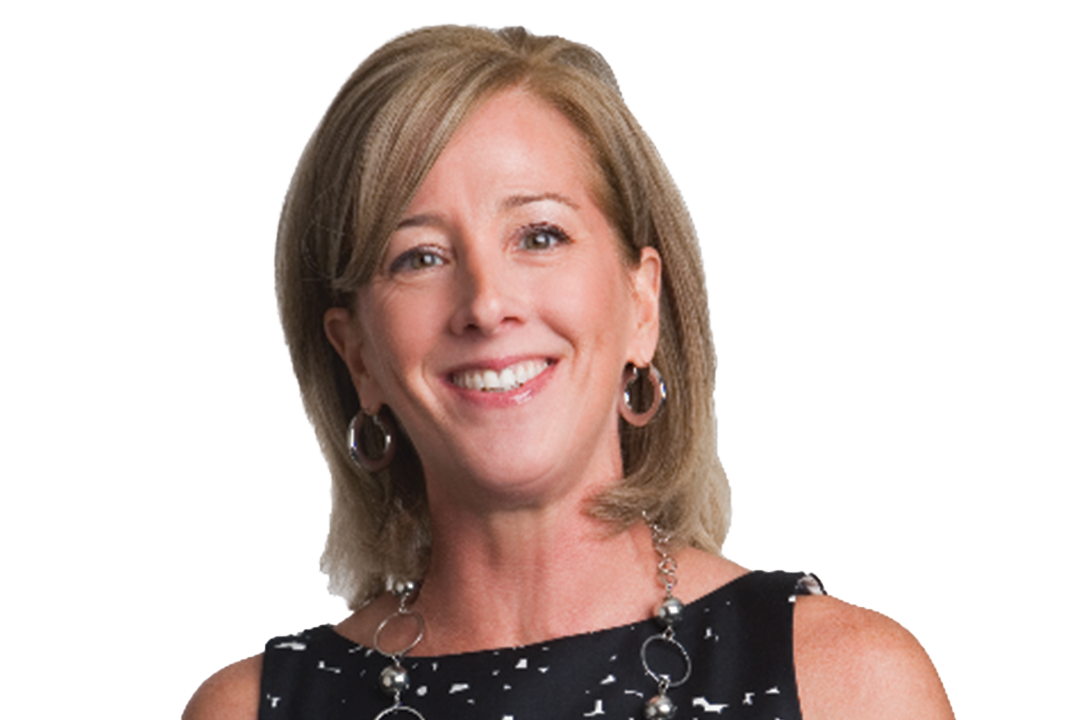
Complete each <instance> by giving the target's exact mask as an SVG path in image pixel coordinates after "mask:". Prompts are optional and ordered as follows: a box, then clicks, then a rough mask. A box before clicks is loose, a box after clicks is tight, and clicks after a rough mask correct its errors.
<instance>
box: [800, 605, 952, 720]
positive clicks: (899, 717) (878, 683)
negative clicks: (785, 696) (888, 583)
mask: <svg viewBox="0 0 1080 720" xmlns="http://www.w3.org/2000/svg"><path fill="white" fill-rule="evenodd" d="M794 649H795V675H796V681H797V683H798V686H799V701H800V703H801V704H802V708H803V717H804V718H806V720H820V719H821V718H828V719H829V720H847V719H849V718H850V719H854V718H875V719H877V720H905V719H907V718H920V719H921V720H951V719H952V718H953V713H952V709H951V708H950V706H949V699H948V697H947V696H946V695H945V689H944V687H942V684H941V680H940V679H939V678H938V674H937V671H936V670H935V669H934V665H933V663H931V662H930V658H929V656H927V654H926V651H925V650H923V648H922V646H921V645H920V644H919V642H918V641H917V640H916V639H915V637H914V636H913V635H912V634H911V633H909V632H908V631H907V630H905V629H904V628H903V627H901V626H900V625H899V624H898V623H896V622H894V621H892V620H890V619H889V618H887V617H885V616H884V615H881V614H879V613H876V612H873V611H871V610H865V609H863V608H860V607H856V606H854V605H849V604H848V603H845V602H841V601H840V600H837V599H835V598H832V597H827V596H806V597H799V598H798V600H797V602H796V603H795V629H794Z"/></svg>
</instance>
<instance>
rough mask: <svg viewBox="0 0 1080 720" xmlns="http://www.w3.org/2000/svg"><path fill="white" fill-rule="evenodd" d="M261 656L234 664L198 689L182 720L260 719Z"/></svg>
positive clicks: (185, 709)
mask: <svg viewBox="0 0 1080 720" xmlns="http://www.w3.org/2000/svg"><path fill="white" fill-rule="evenodd" d="M261 677H262V655H256V656H254V657H249V658H248V659H247V660H241V661H240V662H238V663H233V664H232V665H229V666H228V667H227V668H224V669H222V670H219V671H218V672H216V673H214V674H213V675H211V676H210V677H209V678H208V679H207V680H206V682H204V683H203V684H202V685H200V686H199V689H198V690H196V691H195V694H194V695H193V696H192V697H191V700H190V701H188V705H187V707H186V708H184V714H183V716H182V718H181V720H257V718H258V716H259V683H260V680H261Z"/></svg>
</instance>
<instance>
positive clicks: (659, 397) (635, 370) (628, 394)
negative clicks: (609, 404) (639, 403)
mask: <svg viewBox="0 0 1080 720" xmlns="http://www.w3.org/2000/svg"><path fill="white" fill-rule="evenodd" d="M641 370H642V368H639V367H636V366H634V365H630V366H629V367H627V368H626V370H625V371H624V372H623V392H622V397H621V398H620V400H619V415H621V416H622V419H623V420H625V421H626V422H628V423H630V424H631V425H633V426H634V427H644V426H645V425H648V424H649V421H650V420H652V419H653V418H654V417H655V416H656V413H658V412H660V408H661V407H663V405H664V401H665V400H667V386H666V385H665V384H664V378H662V377H661V376H660V371H659V370H657V369H656V368H655V367H654V366H653V365H649V366H648V375H649V382H650V383H651V384H652V403H651V404H650V405H649V407H648V408H647V409H646V410H645V411H644V412H638V411H637V410H635V409H634V405H633V395H634V393H633V390H632V388H633V387H634V384H635V383H637V381H638V380H639V379H640V378H641Z"/></svg>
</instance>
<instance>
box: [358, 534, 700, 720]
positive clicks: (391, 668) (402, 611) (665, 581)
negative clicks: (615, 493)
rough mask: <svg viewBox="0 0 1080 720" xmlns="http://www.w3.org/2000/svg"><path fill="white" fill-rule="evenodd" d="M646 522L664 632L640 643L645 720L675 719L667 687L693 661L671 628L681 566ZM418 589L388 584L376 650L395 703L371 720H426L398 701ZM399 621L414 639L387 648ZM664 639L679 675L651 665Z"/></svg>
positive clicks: (405, 682)
mask: <svg viewBox="0 0 1080 720" xmlns="http://www.w3.org/2000/svg"><path fill="white" fill-rule="evenodd" d="M648 525H649V530H650V532H651V533H652V542H653V547H654V548H655V549H656V553H657V554H658V555H659V556H660V562H659V564H658V565H657V575H658V577H659V579H660V582H661V584H662V585H663V587H664V599H663V600H662V601H661V602H660V606H659V608H658V609H657V613H656V618H655V619H656V621H657V622H658V623H659V624H660V626H661V627H662V628H663V630H661V631H660V632H658V633H656V634H655V635H651V636H649V637H648V638H646V639H645V641H644V642H643V643H642V644H641V665H642V668H643V669H644V671H645V674H646V675H647V676H648V677H649V678H651V679H652V680H653V681H654V682H655V683H656V685H657V692H656V695H654V696H653V697H652V698H650V699H649V700H648V702H646V703H645V713H644V714H645V718H646V720H671V718H674V717H675V710H676V707H675V703H674V702H673V701H672V699H671V698H670V697H669V696H668V694H667V693H668V690H669V689H671V688H674V687H679V686H680V685H682V684H683V683H685V682H686V681H687V680H689V679H690V671H691V662H690V654H689V653H688V652H686V648H684V647H683V646H682V644H681V643H680V642H679V641H678V640H677V639H676V638H675V627H676V626H677V625H678V624H679V622H680V621H681V620H682V619H683V615H684V606H683V603H682V602H681V601H680V600H679V599H678V598H677V597H675V593H674V591H675V585H676V584H677V583H678V574H677V573H678V568H679V566H678V563H677V562H676V561H675V558H674V557H672V556H671V554H670V553H669V552H668V548H669V546H670V543H671V535H670V534H669V533H667V532H665V531H664V530H663V529H662V528H661V527H660V526H659V525H658V524H657V523H655V522H649V523H648ZM419 590H420V585H419V583H416V582H413V581H409V580H405V581H395V582H394V583H393V584H392V586H391V588H390V591H391V593H393V595H394V597H395V598H397V601H398V606H397V610H395V611H394V612H393V613H392V614H390V615H388V616H387V617H386V618H385V619H384V620H383V621H382V622H381V623H379V625H378V627H377V628H376V629H375V638H374V645H375V650H376V651H377V652H378V653H379V654H380V655H382V656H383V657H385V658H386V659H387V660H389V661H390V664H389V665H387V666H386V667H385V668H383V670H382V672H381V673H379V686H380V687H381V688H382V689H383V691H384V692H385V693H386V694H387V695H390V696H391V697H392V698H393V702H392V703H391V705H390V707H388V708H386V709H384V710H383V711H382V712H380V713H379V714H378V715H376V716H375V718H374V720H383V719H384V718H388V717H391V716H393V715H398V714H404V715H412V716H413V717H415V718H419V720H426V718H424V716H423V715H422V714H421V713H420V711H419V710H417V709H416V708H414V707H412V706H410V705H407V704H406V703H405V702H404V701H403V700H402V695H403V694H404V692H405V691H406V690H408V689H409V674H408V672H407V671H406V670H405V667H404V666H403V665H402V664H401V659H402V658H403V657H405V655H407V654H408V653H409V652H410V651H411V650H413V648H415V647H416V646H417V645H419V644H420V641H421V640H423V638H424V618H423V616H422V615H420V613H418V612H417V611H415V610H413V609H412V607H411V605H412V602H413V601H415V600H416V595H417V593H418V592H419ZM400 620H406V621H410V622H412V623H413V624H414V625H415V634H414V636H413V639H412V640H411V641H410V642H409V643H408V644H406V645H405V646H403V647H401V648H400V649H397V650H392V651H391V650H388V649H386V648H384V647H383V644H382V635H383V631H384V630H385V629H386V628H387V626H389V625H390V624H391V623H393V622H397V621H400ZM665 643H666V644H668V645H670V646H671V647H672V648H674V650H676V651H677V652H678V654H679V655H680V656H681V657H682V659H683V662H684V663H685V667H686V670H685V671H684V672H683V674H682V675H681V676H680V677H677V678H673V677H672V676H671V675H668V674H666V673H661V672H657V671H655V670H654V669H653V667H652V666H651V665H650V663H649V654H650V650H651V649H656V648H658V647H659V646H660V645H661V644H665Z"/></svg>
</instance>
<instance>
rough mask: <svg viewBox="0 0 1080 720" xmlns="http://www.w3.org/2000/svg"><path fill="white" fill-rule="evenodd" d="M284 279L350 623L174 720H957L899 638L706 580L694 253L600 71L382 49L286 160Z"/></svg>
mask: <svg viewBox="0 0 1080 720" xmlns="http://www.w3.org/2000/svg"><path fill="white" fill-rule="evenodd" d="M277 272H278V278H277V280H278V298H279V303H280V308H281V315H282V319H283V323H284V326H285V333H286V337H287V339H288V342H289V347H290V351H291V353H292V359H293V364H294V368H295V371H296V374H297V378H298V379H299V382H300V386H301V389H302V391H303V395H304V400H305V403H306V407H307V410H308V412H309V414H310V416H311V418H312V421H313V423H314V425H315V428H316V432H317V433H318V435H319V439H320V442H321V444H322V447H323V451H324V453H325V455H326V457H327V460H328V462H329V465H330V468H331V473H332V476H333V481H334V505H333V512H332V516H331V530H330V536H329V539H328V543H327V549H326V554H325V555H324V558H323V566H324V569H325V570H326V571H327V573H328V574H329V575H330V578H331V587H332V589H333V590H334V591H335V592H337V593H339V594H341V595H343V596H345V597H346V598H347V599H348V600H349V602H350V606H351V608H352V609H353V610H354V612H353V614H352V615H351V616H350V617H348V618H347V619H346V620H345V621H344V622H342V623H340V624H339V625H337V626H336V627H333V628H331V627H329V626H326V627H323V628H317V629H314V630H311V631H308V632H306V633H301V634H300V635H299V636H291V637H282V638H276V639H274V640H271V641H270V642H269V643H268V644H267V651H266V653H265V654H264V655H261V656H256V657H254V658H250V659H248V660H245V661H242V662H240V663H237V664H235V665H233V666H230V667H228V668H226V669H224V670H222V671H221V672H220V673H218V674H217V675H215V676H213V677H212V678H211V679H210V680H208V681H207V682H206V683H205V684H204V685H203V686H202V687H201V688H200V689H199V691H198V692H197V693H196V695H195V697H194V698H193V699H192V701H191V703H190V704H189V707H188V709H187V711H186V713H185V717H187V718H189V719H190V720H201V719H202V718H255V717H260V718H306V717H320V718H329V717H339V716H340V717H369V718H375V717H380V718H381V717H390V716H397V715H408V716H413V717H424V718H429V720H434V719H435V718H439V717H474V716H475V717H497V718H505V717H513V718H519V719H520V718H523V717H545V718H562V717H582V716H586V717H588V716H599V715H615V716H619V717H624V716H630V717H634V716H640V715H642V714H644V716H645V717H651V718H667V717H674V716H675V713H676V712H678V713H679V715H680V716H681V717H692V716H695V715H698V716H704V715H707V714H710V713H716V714H719V713H725V714H726V715H727V716H729V717H732V716H733V717H754V718H756V717H763V718H765V717H767V718H774V717H782V718H785V719H786V720H787V719H790V718H795V717H799V716H800V713H801V716H802V717H805V718H847V717H851V718H855V717H875V718H892V717H896V718H901V717H920V718H947V717H951V712H950V710H949V706H948V701H947V699H946V698H945V694H944V691H943V690H942V688H941V685H940V682H939V681H938V679H937V676H936V674H935V672H934V670H933V667H932V665H931V664H930V662H929V660H928V658H927V657H926V655H925V653H923V651H922V649H921V648H920V647H919V645H918V643H917V642H916V641H915V640H914V639H913V638H912V637H911V636H910V635H908V634H907V633H906V632H905V631H903V630H902V629H901V628H900V627H899V626H897V625H895V624H894V623H892V622H891V621H889V620H888V619H886V618H884V617H882V616H880V615H876V614H874V613H871V612H869V611H865V610H861V609H858V608H855V607H852V606H850V605H846V604H844V603H841V602H839V601H837V600H834V599H832V598H829V597H826V596H823V595H820V594H816V593H817V592H818V591H819V586H818V584H817V583H816V581H815V580H814V579H813V578H811V577H802V576H799V575H787V574H782V573H773V574H766V573H748V572H747V571H746V570H745V569H744V568H741V567H739V566H738V565H736V564H734V563H732V562H731V561H729V560H727V559H725V558H723V557H721V556H720V555H719V549H720V545H721V543H722V541H723V538H724V533H725V531H726V528H727V518H728V491H727V483H726V479H725V478H724V475H723V471H722V470H721V468H720V465H719V462H718V460H717V458H716V450H715V444H714V437H713V435H714V428H713V420H712V408H711V400H712V391H713V372H714V360H713V349H712V343H711V338H710V334H709V325H708V318H707V312H706V305H705V299H704V298H705V294H704V293H705V290H704V288H705V286H704V278H703V276H702V270H701V261H700V258H699V254H698V249H697V245H696V241H695V239H694V234H693V229H692V226H691V224H690V220H689V217H688V215H687V214H686V211H685V209H684V207H683V205H682V202H681V200H680V197H679V195H678V192H677V190H676V189H675V187H674V185H673V184H672V182H671V180H670V178H669V177H668V176H667V173H666V170H665V169H664V167H663V164H662V163H661V161H660V159H659V157H657V155H656V154H655V151H654V150H653V149H652V146H651V145H650V143H649V142H648V140H647V138H646V136H645V134H644V133H643V132H642V131H641V129H640V128H639V127H638V126H637V124H636V122H635V121H634V119H633V117H632V116H631V115H630V113H629V111H628V110H627V109H626V107H625V106H624V104H623V102H622V100H621V98H620V96H619V92H618V89H617V86H616V83H615V79H614V76H613V75H612V73H611V71H610V69H609V68H608V66H607V65H606V63H605V62H604V60H603V59H602V58H601V57H600V56H599V55H598V54H597V53H595V52H594V51H592V50H591V49H589V48H587V47H584V46H581V45H577V44H574V43H570V42H567V41H565V40H562V39H559V38H540V37H534V36H531V35H529V34H528V33H526V32H525V31H523V30H521V29H507V30H502V31H498V32H491V31H487V30H481V29H475V28H454V27H441V28H430V29H426V30H420V31H417V32H414V33H411V34H408V35H406V36H403V37H401V38H398V39H396V40H394V41H392V42H391V43H389V44H387V45H386V46H384V47H383V48H381V49H380V50H378V51H376V53H375V54H374V55H372V56H371V57H370V58H369V59H368V60H367V61H365V62H364V64H363V65H361V67H360V68H359V69H358V70H357V71H356V73H355V74H354V75H353V76H352V78H350V80H349V81H348V82H347V83H346V85H345V86H344V87H343V88H342V90H341V92H340V93H339V95H338V97H337V98H336V99H335V101H334V103H333V104H332V105H331V107H330V109H329V111H328V112H327V115H326V117H325V118H324V120H323V122H322V124H321V125H320V127H319V128H318V130H317V131H316V133H315V135H314V137H313V138H312V140H311V142H310V143H309V145H308V147H307V149H306V150H305V153H304V156H303V158H302V160H301V162H300V165H299V168H298V170H297V172H296V175H295V177H294V179H293V183H292V186H291V187H290V190H289V194H288V197H287V200H286V204H285V208H284V211H283V214H282V221H281V226H280V230H279V241H278V260H277ZM658 569H659V571H658ZM654 619H655V620H656V621H657V622H658V624H655V623H654ZM796 682H797V684H796ZM677 708H681V709H678V710H677Z"/></svg>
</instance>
